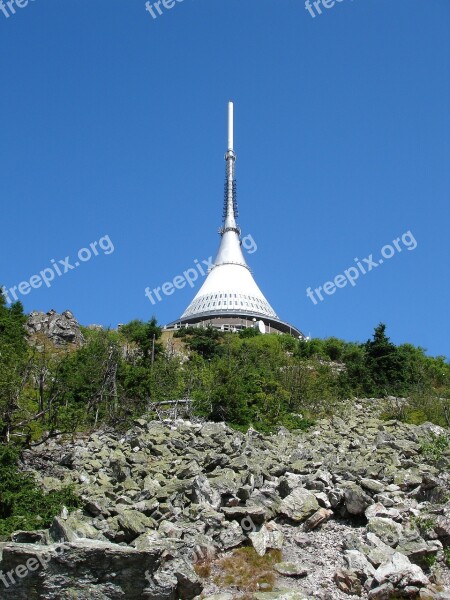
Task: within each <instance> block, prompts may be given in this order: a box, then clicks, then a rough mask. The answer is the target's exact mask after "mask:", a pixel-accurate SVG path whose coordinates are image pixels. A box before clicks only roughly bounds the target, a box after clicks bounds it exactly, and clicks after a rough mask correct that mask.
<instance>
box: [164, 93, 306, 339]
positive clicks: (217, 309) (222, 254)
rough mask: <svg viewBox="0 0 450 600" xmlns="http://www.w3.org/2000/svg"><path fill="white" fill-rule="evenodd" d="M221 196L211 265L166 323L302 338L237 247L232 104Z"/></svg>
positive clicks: (238, 235) (229, 113)
mask: <svg viewBox="0 0 450 600" xmlns="http://www.w3.org/2000/svg"><path fill="white" fill-rule="evenodd" d="M225 163H226V175H225V198H224V210H223V224H222V227H221V228H220V230H219V233H220V236H221V240H220V245H219V250H218V252H217V256H216V258H215V260H214V263H213V266H212V267H211V268H210V269H209V271H208V274H207V277H206V279H205V281H204V283H203V285H202V286H201V288H200V289H199V291H198V292H197V294H196V295H195V297H194V299H193V300H192V302H191V303H190V304H189V306H188V307H187V308H186V310H185V311H184V313H183V314H182V315H181V317H180V319H178V320H177V321H173V322H172V323H169V325H167V328H169V329H174V328H179V327H182V326H186V325H192V326H196V327H206V326H212V327H217V328H220V329H224V330H239V329H243V328H245V327H254V326H258V327H259V329H260V331H262V332H273V333H275V332H278V333H291V334H292V335H295V336H296V337H301V338H303V337H304V336H303V334H302V333H301V331H299V330H298V329H297V328H296V327H294V326H292V325H289V323H285V322H284V321H281V320H280V319H279V318H278V316H277V314H276V313H275V311H274V309H273V308H272V306H271V305H270V304H269V302H268V301H267V300H266V298H265V296H264V294H263V293H262V292H261V290H260V289H259V287H258V285H257V283H256V281H255V280H254V278H253V275H252V272H251V270H250V268H249V266H248V265H247V263H246V261H245V258H244V255H243V253H242V248H241V230H240V228H239V226H238V224H237V217H238V211H237V200H236V179H235V164H236V154H235V152H234V105H233V102H229V103H228V149H227V152H226V154H225Z"/></svg>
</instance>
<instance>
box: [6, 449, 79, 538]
mask: <svg viewBox="0 0 450 600" xmlns="http://www.w3.org/2000/svg"><path fill="white" fill-rule="evenodd" d="M18 456H19V452H18V450H17V449H15V448H12V447H11V446H4V445H1V446H0V539H3V540H5V539H7V538H8V537H9V535H10V534H11V533H12V532H13V531H16V530H18V529H22V530H25V531H32V530H34V529H41V528H46V527H49V526H50V525H51V522H52V520H53V517H55V516H56V515H57V514H58V513H59V512H60V511H61V509H62V507H63V506H66V507H67V508H68V509H74V508H76V507H77V506H78V505H79V500H78V498H77V497H76V496H75V494H74V491H73V488H72V487H66V488H64V489H62V490H59V491H52V492H49V493H48V494H45V493H44V492H43V491H42V490H41V489H39V488H38V487H37V485H36V482H35V480H34V479H33V477H32V476H31V475H29V474H26V473H22V472H20V471H19V470H18V467H17V462H18Z"/></svg>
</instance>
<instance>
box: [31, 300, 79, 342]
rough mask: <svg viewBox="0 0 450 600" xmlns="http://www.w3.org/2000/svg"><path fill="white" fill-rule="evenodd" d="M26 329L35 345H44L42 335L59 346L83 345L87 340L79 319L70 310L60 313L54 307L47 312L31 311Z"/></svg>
mask: <svg viewBox="0 0 450 600" xmlns="http://www.w3.org/2000/svg"><path fill="white" fill-rule="evenodd" d="M25 329H26V331H27V333H28V335H29V337H30V343H32V344H33V345H42V344H43V339H42V336H44V337H46V338H48V339H49V340H50V341H51V342H52V343H53V344H54V345H55V346H56V347H58V348H62V347H65V346H67V345H68V344H73V345H74V346H82V345H83V344H84V341H85V340H84V337H83V334H82V333H81V330H80V325H79V323H78V321H77V320H76V319H75V317H74V316H73V314H72V313H71V312H70V311H69V310H66V311H64V312H63V313H62V314H58V313H57V312H56V311H54V310H53V309H52V310H50V311H49V312H48V313H46V314H45V313H42V312H37V311H34V312H32V313H30V315H29V317H28V320H27V322H26V323H25Z"/></svg>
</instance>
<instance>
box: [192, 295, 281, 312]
mask: <svg viewBox="0 0 450 600" xmlns="http://www.w3.org/2000/svg"><path fill="white" fill-rule="evenodd" d="M227 297H229V298H231V299H230V300H225V298H227ZM222 298H223V299H222ZM233 298H236V299H235V300H233ZM219 308H228V309H233V308H235V309H236V308H247V309H253V310H257V311H259V312H263V313H265V314H271V313H272V312H273V311H272V310H271V308H270V306H269V305H268V304H267V303H266V302H264V301H262V300H261V299H259V298H255V296H246V295H244V294H234V293H230V294H228V293H221V294H220V293H219V294H214V295H212V296H206V297H203V298H199V299H198V300H197V301H196V302H195V304H193V305H192V306H191V309H190V311H189V314H193V313H196V312H203V311H205V310H214V309H219Z"/></svg>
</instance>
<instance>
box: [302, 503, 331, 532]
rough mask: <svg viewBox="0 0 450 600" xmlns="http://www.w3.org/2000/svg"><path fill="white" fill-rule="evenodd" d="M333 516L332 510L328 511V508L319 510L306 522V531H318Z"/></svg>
mask: <svg viewBox="0 0 450 600" xmlns="http://www.w3.org/2000/svg"><path fill="white" fill-rule="evenodd" d="M332 516H333V511H332V510H327V509H326V508H319V510H318V511H316V512H315V513H314V514H313V515H311V516H310V517H309V519H307V520H306V521H305V524H304V529H305V531H311V530H312V529H316V528H317V527H320V525H322V524H323V523H326V522H327V521H328V519H329V518H330V517H332Z"/></svg>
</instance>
